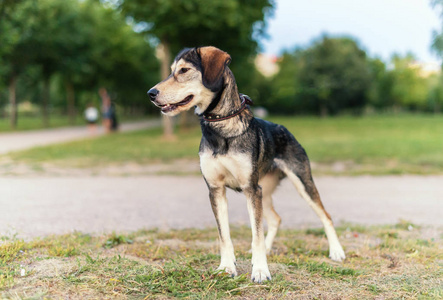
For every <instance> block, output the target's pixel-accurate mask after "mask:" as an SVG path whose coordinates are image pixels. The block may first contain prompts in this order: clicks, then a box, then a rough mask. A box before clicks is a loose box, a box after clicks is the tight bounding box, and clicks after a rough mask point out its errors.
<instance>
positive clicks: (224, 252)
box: [209, 187, 237, 276]
mask: <svg viewBox="0 0 443 300" xmlns="http://www.w3.org/2000/svg"><path fill="white" fill-rule="evenodd" d="M209 199H210V200H211V206H212V211H213V212H214V216H215V220H216V222H217V227H218V234H219V238H220V256H221V260H220V266H219V267H218V270H223V271H225V272H226V273H229V274H230V275H231V276H237V270H236V268H235V254H234V246H233V245H232V241H231V235H230V231H229V217H228V199H227V198H226V188H225V187H216V188H215V187H210V188H209Z"/></svg>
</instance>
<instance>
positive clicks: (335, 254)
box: [329, 244, 346, 262]
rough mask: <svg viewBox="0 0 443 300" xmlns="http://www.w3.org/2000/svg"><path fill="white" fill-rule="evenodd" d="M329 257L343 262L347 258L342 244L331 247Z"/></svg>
mask: <svg viewBox="0 0 443 300" xmlns="http://www.w3.org/2000/svg"><path fill="white" fill-rule="evenodd" d="M329 257H330V258H331V259H332V260H334V261H338V262H341V261H343V260H344V259H345V258H346V255H345V251H343V248H342V247H341V245H340V244H338V245H336V246H333V247H330V248H329Z"/></svg>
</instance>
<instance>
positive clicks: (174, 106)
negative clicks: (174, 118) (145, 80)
mask: <svg viewBox="0 0 443 300" xmlns="http://www.w3.org/2000/svg"><path fill="white" fill-rule="evenodd" d="M192 99H194V95H189V96H187V97H186V98H185V99H183V100H182V101H180V102H177V103H173V104H171V103H169V104H164V105H160V104H159V105H158V107H160V109H161V111H162V113H168V112H171V111H173V110H175V109H177V108H178V107H179V106H183V105H186V104H188V103H189V102H191V100H192Z"/></svg>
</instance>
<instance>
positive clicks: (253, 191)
mask: <svg viewBox="0 0 443 300" xmlns="http://www.w3.org/2000/svg"><path fill="white" fill-rule="evenodd" d="M243 191H244V193H245V195H246V198H247V203H248V212H249V218H250V220H251V229H252V247H251V248H252V274H251V279H252V281H254V282H258V283H261V282H263V281H266V280H270V279H271V273H270V272H269V269H268V262H267V260H266V246H265V234H264V230H263V203H262V190H261V187H260V186H259V185H258V184H257V185H255V186H252V187H247V188H245V189H243Z"/></svg>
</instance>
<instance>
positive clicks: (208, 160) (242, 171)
mask: <svg viewBox="0 0 443 300" xmlns="http://www.w3.org/2000/svg"><path fill="white" fill-rule="evenodd" d="M200 168H201V170H202V173H203V176H204V177H205V179H206V181H207V183H208V184H209V186H210V187H221V186H228V187H230V188H233V189H236V188H242V189H243V188H245V187H247V186H249V180H250V178H251V172H252V164H251V158H250V157H249V156H248V155H246V154H241V153H236V154H230V153H228V154H227V155H217V156H216V157H214V156H213V155H212V153H209V151H205V152H203V153H200Z"/></svg>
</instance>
